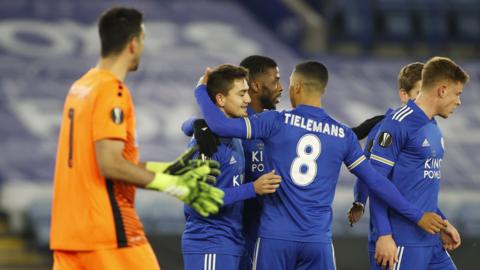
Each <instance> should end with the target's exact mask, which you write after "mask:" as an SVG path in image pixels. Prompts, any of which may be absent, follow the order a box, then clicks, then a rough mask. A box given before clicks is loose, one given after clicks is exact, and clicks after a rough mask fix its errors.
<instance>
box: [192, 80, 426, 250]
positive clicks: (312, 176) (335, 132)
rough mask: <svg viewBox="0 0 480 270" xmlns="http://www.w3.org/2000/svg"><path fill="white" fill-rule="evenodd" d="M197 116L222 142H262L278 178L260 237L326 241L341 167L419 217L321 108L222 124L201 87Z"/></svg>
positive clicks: (395, 205) (346, 131)
mask: <svg viewBox="0 0 480 270" xmlns="http://www.w3.org/2000/svg"><path fill="white" fill-rule="evenodd" d="M195 98H196V100H197V103H198V104H199V106H200V110H201V111H202V114H203V116H204V118H205V121H206V122H207V124H208V126H209V127H210V128H211V129H212V131H213V132H215V133H217V134H219V135H221V136H225V137H239V138H244V139H262V140H263V142H264V147H265V149H266V152H265V156H266V158H265V162H266V164H267V166H268V167H269V168H272V169H275V171H276V172H277V174H279V175H280V176H281V177H282V183H281V184H280V188H278V189H277V191H276V193H274V194H272V195H268V196H264V210H263V212H262V217H261V226H260V236H262V237H268V238H276V239H284V240H292V241H305V242H324V243H329V242H330V241H331V223H332V201H333V197H334V193H335V187H336V183H337V180H338V175H339V172H340V167H341V165H342V163H345V164H346V165H347V168H348V169H349V170H350V171H351V172H352V173H354V174H355V175H357V176H358V177H360V178H361V179H362V181H365V182H366V183H368V187H369V189H371V191H372V192H373V193H375V194H378V196H379V197H380V198H382V199H384V200H388V205H389V206H391V207H393V208H394V209H396V210H397V211H399V212H400V213H402V214H403V215H405V216H406V217H408V218H409V220H412V221H414V222H415V223H416V222H418V221H419V220H420V219H421V217H422V215H423V212H422V211H420V210H419V209H418V208H417V207H416V206H414V205H413V204H411V203H410V202H408V201H407V200H406V199H405V198H404V197H403V196H402V195H401V194H400V192H399V191H398V190H397V189H396V188H395V186H394V185H393V184H392V183H390V181H388V180H387V179H386V178H385V177H384V176H382V175H380V174H379V173H378V172H377V171H375V170H374V169H373V168H372V167H371V166H370V163H369V162H364V161H365V160H366V157H365V156H364V155H363V151H362V149H361V148H360V144H359V142H358V140H357V137H356V135H355V134H354V133H353V131H352V130H351V129H350V128H348V127H347V126H345V125H343V124H341V123H339V122H337V121H335V120H334V119H333V118H331V117H330V116H329V115H328V114H327V113H326V112H325V111H324V110H323V109H322V108H319V107H312V106H308V105H300V106H297V108H295V109H293V110H291V111H284V112H276V111H268V112H263V113H260V114H254V115H252V116H249V117H246V118H228V117H226V116H225V114H223V113H222V111H220V109H219V108H218V107H217V106H215V105H214V104H213V103H212V101H211V99H210V98H209V96H208V94H207V92H206V86H205V85H200V86H198V87H197V88H196V90H195Z"/></svg>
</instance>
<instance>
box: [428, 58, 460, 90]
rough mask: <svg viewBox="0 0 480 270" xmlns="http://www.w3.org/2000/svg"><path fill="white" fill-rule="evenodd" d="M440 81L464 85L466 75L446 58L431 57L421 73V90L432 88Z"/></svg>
mask: <svg viewBox="0 0 480 270" xmlns="http://www.w3.org/2000/svg"><path fill="white" fill-rule="evenodd" d="M440 80H449V81H452V82H459V83H462V84H466V83H467V82H468V80H469V76H468V74H467V73H466V72H465V71H464V70H463V69H462V68H461V67H460V66H459V65H457V64H456V63H455V62H453V61H452V60H451V59H449V58H446V57H438V56H436V57H433V58H432V59H430V60H428V62H427V63H425V66H424V67H423V71H422V89H424V88H429V87H432V86H433V85H434V84H435V83H437V82H438V81H440Z"/></svg>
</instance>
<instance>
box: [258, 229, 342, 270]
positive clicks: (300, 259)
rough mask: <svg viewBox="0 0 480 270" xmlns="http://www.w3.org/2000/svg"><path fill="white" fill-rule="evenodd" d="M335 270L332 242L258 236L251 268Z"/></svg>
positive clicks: (263, 269)
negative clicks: (298, 240) (309, 241)
mask: <svg viewBox="0 0 480 270" xmlns="http://www.w3.org/2000/svg"><path fill="white" fill-rule="evenodd" d="M271 269H275V270H307V269H322V270H335V269H336V266H335V251H334V250H333V245H332V243H328V244H327V243H307V242H297V241H288V240H279V239H269V238H260V237H259V238H258V239H257V243H256V246H255V256H254V259H253V270H271Z"/></svg>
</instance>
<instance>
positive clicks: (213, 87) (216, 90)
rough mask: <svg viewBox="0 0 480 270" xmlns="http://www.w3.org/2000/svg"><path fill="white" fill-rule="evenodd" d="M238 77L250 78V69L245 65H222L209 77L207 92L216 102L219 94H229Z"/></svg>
mask: <svg viewBox="0 0 480 270" xmlns="http://www.w3.org/2000/svg"><path fill="white" fill-rule="evenodd" d="M237 79H247V80H248V70H247V69H246V68H244V67H239V66H234V65H227V64H225V65H220V66H218V67H217V68H215V69H214V70H213V71H212V72H211V73H210V76H209V77H208V82H207V92H208V96H209V97H210V99H211V100H212V101H213V103H216V100H215V96H216V95H217V94H223V95H225V96H227V95H228V91H229V90H230V89H231V88H232V87H233V83H234V81H235V80H237Z"/></svg>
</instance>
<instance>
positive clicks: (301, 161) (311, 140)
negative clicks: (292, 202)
mask: <svg viewBox="0 0 480 270" xmlns="http://www.w3.org/2000/svg"><path fill="white" fill-rule="evenodd" d="M321 151H322V143H321V142H320V139H319V138H318V137H317V136H315V135H313V134H306V135H304V136H303V137H301V138H300V140H298V143H297V157H296V158H295V159H294V160H293V162H292V166H291V167H290V176H291V178H292V180H293V182H294V183H295V184H297V185H299V186H307V185H309V184H310V183H312V182H313V180H315V177H316V176H317V162H316V161H317V158H318V157H319V156H320V153H321Z"/></svg>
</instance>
